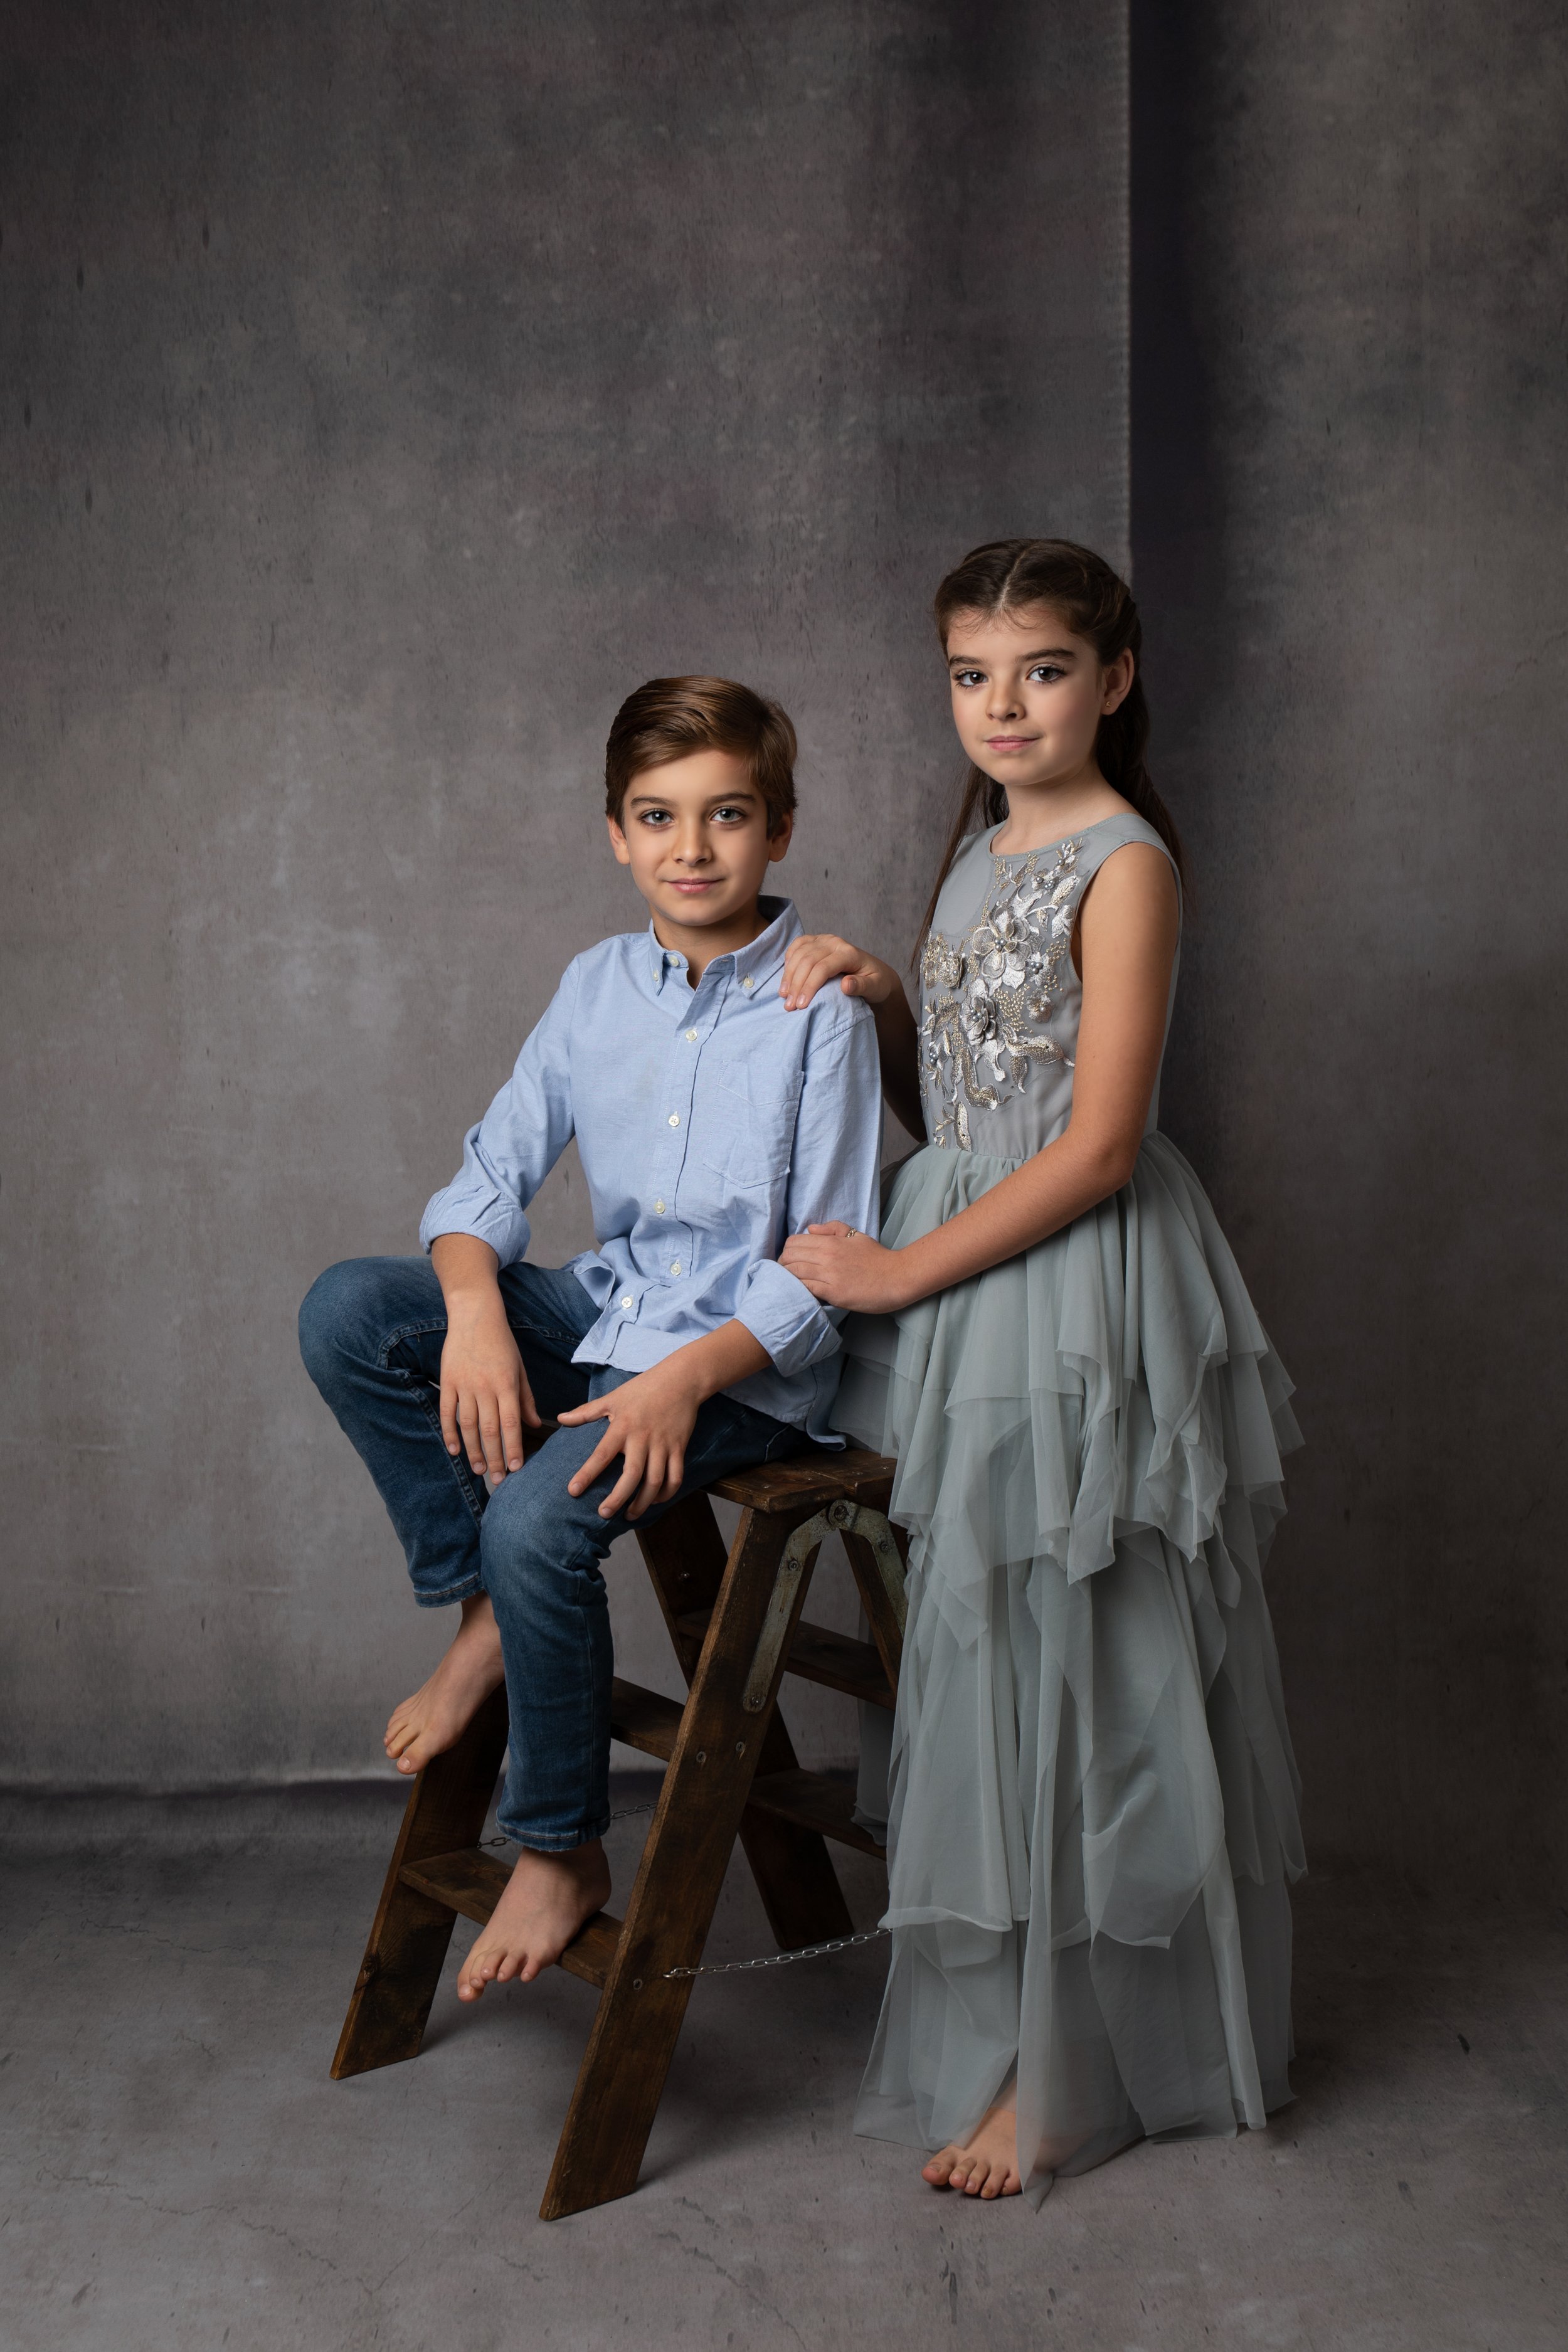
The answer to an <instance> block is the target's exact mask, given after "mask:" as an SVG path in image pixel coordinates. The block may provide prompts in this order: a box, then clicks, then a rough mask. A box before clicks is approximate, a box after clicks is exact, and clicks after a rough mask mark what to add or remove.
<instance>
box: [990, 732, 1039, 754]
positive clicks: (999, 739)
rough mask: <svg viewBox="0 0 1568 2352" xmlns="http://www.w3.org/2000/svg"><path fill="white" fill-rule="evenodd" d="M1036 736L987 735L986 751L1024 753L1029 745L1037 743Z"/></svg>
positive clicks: (1037, 738)
mask: <svg viewBox="0 0 1568 2352" xmlns="http://www.w3.org/2000/svg"><path fill="white" fill-rule="evenodd" d="M1039 740H1040V739H1039V737H1038V736H1037V735H987V737H986V738H985V748H986V750H987V751H1027V750H1028V748H1029V746H1030V744H1031V743H1037V742H1038V741H1039Z"/></svg>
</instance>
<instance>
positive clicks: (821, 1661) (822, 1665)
mask: <svg viewBox="0 0 1568 2352" xmlns="http://www.w3.org/2000/svg"><path fill="white" fill-rule="evenodd" d="M709 1616H710V1612H709V1611H708V1610H706V1609H692V1610H689V1611H688V1612H687V1613H686V1615H685V1616H683V1617H682V1618H680V1619H679V1626H680V1631H681V1632H682V1633H686V1634H689V1636H690V1637H691V1639H692V1640H693V1641H696V1642H700V1640H701V1639H702V1636H703V1635H704V1633H707V1631H708V1619H709ZM784 1672H785V1673H786V1674H791V1675H800V1677H801V1679H802V1681H803V1682H808V1683H825V1684H826V1686H827V1688H828V1689H829V1690H838V1691H847V1693H848V1695H849V1696H850V1697H851V1698H860V1699H865V1700H867V1701H868V1703H869V1704H870V1705H871V1706H885V1707H889V1708H890V1707H891V1706H892V1704H893V1694H892V1692H891V1691H890V1690H889V1687H888V1677H887V1675H885V1674H884V1673H883V1671H882V1661H881V1659H880V1657H879V1655H878V1654H877V1649H876V1645H875V1643H871V1642H854V1641H851V1640H850V1639H849V1636H848V1635H847V1633H829V1631H828V1629H827V1627H826V1625H813V1624H811V1623H810V1622H808V1620H807V1619H805V1618H804V1617H803V1618H802V1619H801V1621H800V1622H799V1624H798V1625H796V1627H795V1639H794V1641H793V1642H792V1643H790V1647H789V1655H788V1657H787V1658H786V1659H785V1660H784Z"/></svg>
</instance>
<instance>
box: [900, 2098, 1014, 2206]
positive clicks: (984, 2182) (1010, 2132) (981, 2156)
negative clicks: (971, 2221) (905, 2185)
mask: <svg viewBox="0 0 1568 2352" xmlns="http://www.w3.org/2000/svg"><path fill="white" fill-rule="evenodd" d="M921 2179H922V2180H929V2181H930V2182H931V2187H932V2188H933V2189H963V2193H964V2195H965V2196H966V2197H986V2198H990V2197H1016V2196H1017V2195H1018V2193H1019V2191H1020V2190H1021V2189H1022V2188H1023V2186H1024V2183H1023V2181H1022V2179H1020V2177H1019V2173H1018V2117H1017V2115H1016V2112H1015V2110H1014V2109H1013V2107H1012V2106H1011V2105H1007V2106H1002V2105H997V2106H994V2107H988V2108H987V2109H986V2111H985V2113H984V2116H982V2118H981V2120H980V2124H979V2126H978V2127H977V2128H976V2129H975V2130H974V2131H973V2132H972V2133H971V2134H970V2136H969V2137H968V2139H967V2140H966V2141H965V2143H964V2145H963V2147H960V2146H959V2145H958V2142H957V2141H956V2140H952V2141H951V2142H950V2143H949V2145H948V2146H947V2147H943V2148H939V2149H938V2150H937V2153H936V2154H935V2156H933V2157H932V2158H931V2162H930V2163H929V2164H924V2165H922V2166H921Z"/></svg>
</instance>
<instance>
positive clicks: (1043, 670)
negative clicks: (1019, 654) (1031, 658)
mask: <svg viewBox="0 0 1568 2352" xmlns="http://www.w3.org/2000/svg"><path fill="white" fill-rule="evenodd" d="M1029 676H1030V677H1034V678H1038V679H1039V681H1040V683H1041V685H1042V686H1054V685H1055V684H1056V682H1057V680H1058V677H1066V676H1067V672H1066V670H1065V669H1061V668H1058V666H1057V664H1056V663H1055V662H1037V663H1036V664H1035V667H1034V668H1033V669H1032V670H1031V671H1030V672H1029Z"/></svg>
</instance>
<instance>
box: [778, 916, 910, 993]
mask: <svg viewBox="0 0 1568 2352" xmlns="http://www.w3.org/2000/svg"><path fill="white" fill-rule="evenodd" d="M830 980H836V981H837V982H838V984H839V986H840V987H841V988H842V990H843V992H844V993H845V995H846V996H863V997H864V998H865V999H866V1002H867V1003H868V1004H880V1003H883V1001H884V1000H885V999H886V998H887V997H889V996H890V995H891V994H892V992H893V991H894V989H895V988H897V987H898V986H899V985H900V981H899V975H898V973H897V972H896V971H894V970H893V968H892V966H891V964H886V963H883V962H882V961H881V959H880V958H879V957H878V956H874V955H868V954H867V952H866V950H865V949H864V948H858V947H854V946H852V945H851V944H850V942H849V940H841V939H839V938H838V937H837V934H836V933H834V932H832V931H814V932H812V933H810V935H809V936H808V937H806V938H804V939H798V940H795V941H794V942H793V944H792V945H791V948H790V950H789V953H788V954H787V955H786V956H785V958H784V978H783V979H782V980H781V981H780V982H779V996H780V998H781V1000H782V1001H783V1003H784V1005H785V1006H786V1007H787V1008H788V1010H789V1011H790V1012H791V1013H800V1012H804V1010H805V1007H806V1006H807V1005H808V1004H809V1003H811V1000H812V998H813V997H814V996H815V995H816V992H817V991H818V989H822V988H826V986H827V983H828V982H829V981H830Z"/></svg>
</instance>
